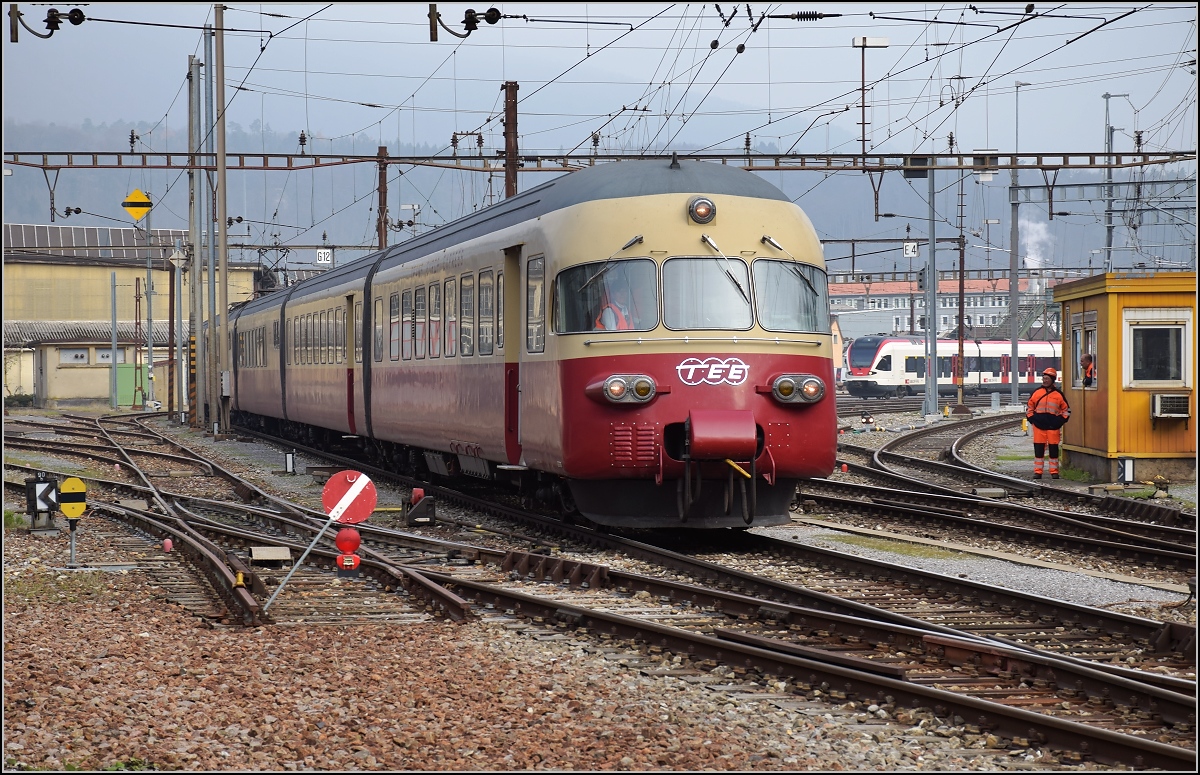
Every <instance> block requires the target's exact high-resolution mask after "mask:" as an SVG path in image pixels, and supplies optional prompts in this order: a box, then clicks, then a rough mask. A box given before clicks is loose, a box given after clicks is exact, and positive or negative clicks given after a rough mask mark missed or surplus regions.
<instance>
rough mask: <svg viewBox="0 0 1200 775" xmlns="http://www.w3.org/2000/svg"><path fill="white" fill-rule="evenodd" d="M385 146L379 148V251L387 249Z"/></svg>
mask: <svg viewBox="0 0 1200 775" xmlns="http://www.w3.org/2000/svg"><path fill="white" fill-rule="evenodd" d="M387 155H388V152H387V146H386V145H381V146H379V192H378V194H379V204H378V210H379V224H378V227H377V228H378V236H379V249H380V250H383V249H384V248H386V247H387V233H388V209H387V166H388V165H387Z"/></svg>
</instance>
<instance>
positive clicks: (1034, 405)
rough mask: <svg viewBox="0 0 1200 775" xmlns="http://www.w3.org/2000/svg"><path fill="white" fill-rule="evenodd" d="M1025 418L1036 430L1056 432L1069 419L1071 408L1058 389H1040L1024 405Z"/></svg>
mask: <svg viewBox="0 0 1200 775" xmlns="http://www.w3.org/2000/svg"><path fill="white" fill-rule="evenodd" d="M1025 416H1026V417H1028V418H1029V421H1030V422H1031V423H1033V425H1034V426H1035V427H1037V428H1041V429H1042V430H1047V431H1052V430H1057V429H1058V428H1061V427H1062V426H1063V425H1064V424H1066V422H1067V420H1068V419H1070V417H1071V406H1070V405H1069V404H1068V403H1067V397H1066V396H1064V395H1063V394H1062V391H1060V390H1059V389H1058V388H1049V389H1047V388H1044V387H1040V388H1038V389H1037V390H1035V391H1033V395H1031V396H1030V397H1029V403H1027V404H1026V405H1025Z"/></svg>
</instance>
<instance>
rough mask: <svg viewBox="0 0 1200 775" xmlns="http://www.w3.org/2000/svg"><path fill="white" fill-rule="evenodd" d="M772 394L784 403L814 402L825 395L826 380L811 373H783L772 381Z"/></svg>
mask: <svg viewBox="0 0 1200 775" xmlns="http://www.w3.org/2000/svg"><path fill="white" fill-rule="evenodd" d="M771 394H772V395H774V396H775V400H776V401H779V402H780V403H784V404H793V403H800V402H805V403H812V402H814V401H819V400H821V398H822V397H824V395H825V382H824V381H822V380H821V378H820V377H814V376H813V375H811V374H783V375H780V376H778V377H776V378H775V381H774V382H773V383H771Z"/></svg>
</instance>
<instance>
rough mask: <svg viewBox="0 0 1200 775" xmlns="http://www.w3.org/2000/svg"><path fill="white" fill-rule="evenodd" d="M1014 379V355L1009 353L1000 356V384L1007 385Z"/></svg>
mask: <svg viewBox="0 0 1200 775" xmlns="http://www.w3.org/2000/svg"><path fill="white" fill-rule="evenodd" d="M1011 379H1012V356H1011V355H1009V354H1008V353H1005V354H1004V355H1001V356H1000V384H1002V385H1007V384H1009V381H1010V380H1011Z"/></svg>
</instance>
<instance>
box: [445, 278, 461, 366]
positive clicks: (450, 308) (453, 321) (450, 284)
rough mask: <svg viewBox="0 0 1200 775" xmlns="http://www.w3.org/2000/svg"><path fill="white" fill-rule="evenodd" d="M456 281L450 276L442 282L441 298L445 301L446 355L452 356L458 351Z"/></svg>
mask: <svg viewBox="0 0 1200 775" xmlns="http://www.w3.org/2000/svg"><path fill="white" fill-rule="evenodd" d="M456 286H457V281H456V280H455V279H454V278H453V277H451V278H450V279H449V280H447V281H446V282H444V283H443V284H442V290H443V291H444V293H443V294H442V298H443V299H445V302H446V357H447V358H453V357H454V354H455V353H456V352H458V292H457V290H456Z"/></svg>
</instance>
